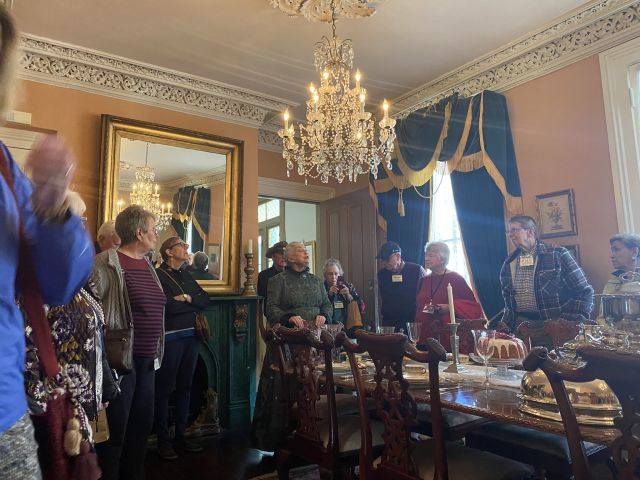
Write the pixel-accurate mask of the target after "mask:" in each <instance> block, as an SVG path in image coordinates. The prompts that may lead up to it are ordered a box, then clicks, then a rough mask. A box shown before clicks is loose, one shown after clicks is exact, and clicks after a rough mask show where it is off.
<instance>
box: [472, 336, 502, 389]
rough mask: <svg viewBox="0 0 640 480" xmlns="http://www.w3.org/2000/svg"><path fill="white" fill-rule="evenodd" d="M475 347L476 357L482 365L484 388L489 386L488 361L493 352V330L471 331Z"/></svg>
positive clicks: (494, 337)
mask: <svg viewBox="0 0 640 480" xmlns="http://www.w3.org/2000/svg"><path fill="white" fill-rule="evenodd" d="M471 333H472V334H473V341H474V345H475V351H476V355H477V356H478V357H480V358H481V359H482V363H483V364H484V386H485V387H488V386H489V359H490V358H491V357H492V356H493V353H494V351H495V342H494V341H495V339H496V331H495V330H471Z"/></svg>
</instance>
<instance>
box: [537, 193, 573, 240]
mask: <svg viewBox="0 0 640 480" xmlns="http://www.w3.org/2000/svg"><path fill="white" fill-rule="evenodd" d="M536 202H537V203H538V220H539V228H540V238H553V237H566V236H569V235H577V234H578V225H577V224H576V207H575V204H574V201H573V189H568V190H561V191H559V192H551V193H545V194H543V195H536Z"/></svg>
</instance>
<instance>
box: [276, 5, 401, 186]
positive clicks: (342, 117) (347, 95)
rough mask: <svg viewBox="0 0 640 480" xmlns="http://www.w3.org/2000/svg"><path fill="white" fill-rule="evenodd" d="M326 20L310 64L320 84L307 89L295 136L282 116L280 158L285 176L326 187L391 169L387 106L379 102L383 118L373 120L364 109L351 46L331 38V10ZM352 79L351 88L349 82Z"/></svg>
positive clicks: (391, 130)
mask: <svg viewBox="0 0 640 480" xmlns="http://www.w3.org/2000/svg"><path fill="white" fill-rule="evenodd" d="M333 12H334V13H333V15H332V19H331V24H332V29H333V36H332V37H331V38H327V37H323V38H322V40H321V41H320V42H318V43H317V44H316V47H315V49H314V65H315V69H316V71H317V72H318V73H319V74H320V84H319V86H318V87H316V86H315V85H314V84H311V85H310V86H309V94H310V98H309V100H308V101H307V102H306V104H307V113H306V119H307V123H306V124H303V123H300V124H298V129H297V130H298V135H296V129H295V127H294V124H293V122H291V124H290V123H289V118H290V115H289V111H288V110H287V111H285V112H284V128H283V129H280V130H279V131H278V135H279V136H280V138H282V143H283V152H282V156H283V157H284V159H285V160H286V163H287V176H290V175H291V171H292V170H295V171H296V172H297V173H298V175H300V176H304V177H305V183H306V182H307V178H320V180H321V181H322V182H323V183H327V182H328V181H329V178H335V179H336V180H337V181H338V182H339V183H342V182H343V180H344V179H345V178H348V179H349V181H351V182H355V181H356V180H357V178H358V176H359V175H365V174H371V175H373V177H374V178H377V176H378V166H379V165H380V162H385V164H386V165H387V168H389V169H390V168H391V153H392V152H393V144H394V140H395V138H396V133H395V130H394V127H395V124H396V121H395V120H394V119H393V118H390V117H389V104H388V103H387V101H386V100H385V101H384V103H383V106H382V108H383V111H384V116H383V118H382V120H380V122H378V138H377V141H376V135H375V130H376V128H375V123H376V122H375V118H374V117H373V116H372V114H371V113H370V112H367V111H366V110H365V102H366V98H367V91H366V89H365V88H363V87H362V85H361V80H362V76H361V74H360V71H359V70H357V71H356V72H355V74H352V72H351V69H352V68H353V47H352V44H351V40H348V39H347V40H341V39H340V38H339V37H337V36H336V24H335V22H336V18H335V9H334V10H333ZM352 78H353V80H354V81H355V84H354V85H353V87H352V83H351V80H352Z"/></svg>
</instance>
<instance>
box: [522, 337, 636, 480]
mask: <svg viewBox="0 0 640 480" xmlns="http://www.w3.org/2000/svg"><path fill="white" fill-rule="evenodd" d="M547 353H548V352H547V349H546V348H544V347H536V348H534V349H533V350H532V351H531V352H530V353H529V355H528V356H527V358H526V359H525V362H524V367H525V368H526V369H527V370H529V371H533V370H536V369H537V368H540V369H541V370H542V371H543V372H544V373H545V375H546V376H547V378H548V379H549V383H551V388H552V389H553V394H554V395H555V397H556V401H557V402H558V407H559V409H560V415H561V416H562V422H563V423H564V427H565V431H566V433H567V438H568V442H569V450H570V452H571V466H572V470H573V475H574V478H575V479H576V480H588V479H590V478H598V479H600V478H607V477H605V476H604V473H603V474H600V475H598V476H595V475H594V469H593V467H592V466H590V465H589V461H588V459H587V457H588V455H587V452H586V451H585V447H584V442H583V441H582V439H581V436H580V429H579V427H578V421H577V419H576V414H575V411H574V410H573V406H572V405H571V402H570V401H569V397H568V395H567V390H566V388H565V385H564V383H563V382H564V381H570V382H589V381H591V380H595V379H596V378H598V379H601V380H604V381H606V382H607V384H608V385H609V387H610V388H611V390H613V392H614V393H615V394H616V396H617V397H618V400H619V402H620V405H621V407H622V417H619V418H617V419H616V420H615V421H614V425H615V427H616V428H617V429H618V430H620V436H619V437H618V438H617V439H616V440H615V441H614V442H613V444H612V446H611V451H612V454H613V462H614V464H615V470H616V472H615V478H617V479H619V480H632V479H638V478H640V430H639V429H640V381H638V378H637V372H638V371H640V354H636V353H627V352H619V351H612V350H604V349H601V348H597V347H593V346H584V347H579V348H578V355H579V356H580V357H581V358H582V360H584V362H585V363H584V364H583V365H582V366H580V367H573V366H570V365H566V364H561V363H558V362H556V361H555V360H552V359H550V358H549V357H548V355H547ZM608 478H613V475H611V476H609V477H608Z"/></svg>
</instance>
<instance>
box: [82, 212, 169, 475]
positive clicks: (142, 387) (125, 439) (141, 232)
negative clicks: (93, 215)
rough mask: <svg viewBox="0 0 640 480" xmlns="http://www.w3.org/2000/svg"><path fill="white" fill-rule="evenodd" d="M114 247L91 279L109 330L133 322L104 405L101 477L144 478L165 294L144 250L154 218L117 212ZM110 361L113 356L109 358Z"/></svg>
mask: <svg viewBox="0 0 640 480" xmlns="http://www.w3.org/2000/svg"><path fill="white" fill-rule="evenodd" d="M116 232H117V233H118V235H119V236H120V239H121V240H122V244H121V245H120V248H119V249H118V250H115V249H109V250H107V251H105V252H102V253H100V254H99V255H97V256H96V259H95V265H94V270H93V277H92V279H93V282H94V284H95V287H96V288H95V290H96V293H97V295H98V296H99V297H100V300H102V304H103V309H104V316H105V323H106V327H107V347H108V342H109V335H108V332H109V330H120V329H126V328H128V326H129V325H133V342H132V345H131V347H130V348H131V349H132V355H133V366H132V369H131V372H122V373H125V374H124V375H123V376H122V380H121V382H120V389H121V392H122V393H121V395H120V396H119V397H117V398H116V399H115V400H113V401H112V402H111V404H110V405H109V408H107V420H108V422H109V434H110V438H109V440H108V441H106V442H104V443H101V444H98V445H97V446H96V450H97V451H98V459H99V461H100V467H101V468H102V472H103V476H102V478H103V480H109V479H114V480H115V479H117V478H119V477H121V478H143V477H144V458H145V452H146V446H147V437H148V436H149V433H150V432H151V427H152V425H153V408H149V405H153V404H154V389H155V370H156V369H157V368H159V367H160V362H161V361H162V354H163V350H164V306H165V303H166V297H165V294H164V291H163V290H162V285H161V284H160V281H159V280H158V277H157V275H156V272H155V270H154V268H153V267H152V266H151V263H150V262H149V260H148V258H147V254H148V253H149V252H150V251H151V250H153V249H154V248H155V246H156V241H157V234H156V220H155V217H154V215H153V214H152V213H150V212H148V211H146V210H144V209H143V208H142V207H140V206H138V205H131V206H130V207H127V208H126V209H124V210H123V211H122V212H120V214H119V215H118V217H117V218H116ZM109 360H110V361H112V359H109Z"/></svg>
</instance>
